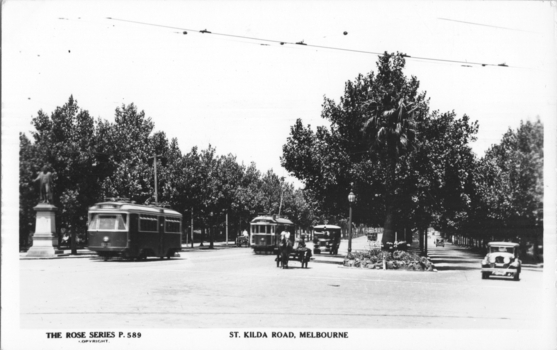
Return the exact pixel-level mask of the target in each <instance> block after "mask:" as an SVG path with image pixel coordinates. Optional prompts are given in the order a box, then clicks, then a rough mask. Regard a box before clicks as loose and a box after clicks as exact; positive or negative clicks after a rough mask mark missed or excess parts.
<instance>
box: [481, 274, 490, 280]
mask: <svg viewBox="0 0 557 350" xmlns="http://www.w3.org/2000/svg"><path fill="white" fill-rule="evenodd" d="M488 277H489V275H488V274H487V273H485V272H482V280H486V279H487V278H488Z"/></svg>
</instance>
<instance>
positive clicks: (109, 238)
mask: <svg viewBox="0 0 557 350" xmlns="http://www.w3.org/2000/svg"><path fill="white" fill-rule="evenodd" d="M88 219H89V221H88V222H89V225H88V229H87V238H88V242H89V245H88V248H89V250H91V251H94V252H97V254H98V255H99V256H100V257H103V258H104V260H105V261H106V260H108V258H111V257H122V258H126V259H134V258H135V259H137V260H140V259H143V260H145V259H147V257H149V256H155V257H159V258H161V259H163V258H164V257H166V258H168V259H170V258H171V257H172V256H174V254H175V253H176V252H179V251H180V250H181V249H182V244H181V243H182V215H181V214H180V213H178V212H177V211H175V210H172V209H168V208H164V207H159V206H153V205H139V204H135V203H130V202H129V200H126V199H119V198H118V199H112V200H110V201H108V202H101V203H97V204H95V205H94V206H92V207H90V208H89V213H88Z"/></svg>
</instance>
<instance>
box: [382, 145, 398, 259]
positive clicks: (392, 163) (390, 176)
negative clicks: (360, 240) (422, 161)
mask: <svg viewBox="0 0 557 350" xmlns="http://www.w3.org/2000/svg"><path fill="white" fill-rule="evenodd" d="M387 162H388V164H387V174H386V181H385V185H386V186H385V187H386V191H385V192H386V193H385V202H386V203H385V204H386V213H385V224H384V225H383V239H382V240H381V243H382V245H383V249H389V246H390V245H389V244H387V243H391V244H392V243H394V240H395V231H394V220H395V206H394V177H395V170H396V158H395V155H394V152H389V155H388V156H387Z"/></svg>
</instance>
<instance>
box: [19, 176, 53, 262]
mask: <svg viewBox="0 0 557 350" xmlns="http://www.w3.org/2000/svg"><path fill="white" fill-rule="evenodd" d="M55 176H56V173H51V172H49V171H48V168H47V167H46V166H45V167H43V170H42V172H40V173H39V176H38V177H37V178H36V179H35V180H34V181H40V186H41V187H40V189H41V202H40V203H39V204H38V205H37V206H36V207H34V208H33V209H34V210H35V211H36V212H37V216H36V221H35V234H34V235H33V246H32V247H31V248H30V249H29V250H28V251H27V254H26V255H25V256H26V257H30V258H55V257H57V255H56V254H60V253H62V251H60V250H56V249H55V248H54V247H55V246H56V244H57V239H56V237H55V234H56V211H57V210H58V208H56V207H55V206H54V205H52V204H51V202H52V181H53V178H54V177H55Z"/></svg>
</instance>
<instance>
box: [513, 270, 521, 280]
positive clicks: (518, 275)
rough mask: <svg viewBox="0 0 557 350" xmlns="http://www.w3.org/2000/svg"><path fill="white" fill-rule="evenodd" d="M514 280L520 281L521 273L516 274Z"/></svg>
mask: <svg viewBox="0 0 557 350" xmlns="http://www.w3.org/2000/svg"><path fill="white" fill-rule="evenodd" d="M514 280H515V281H520V273H519V272H517V273H515V274H514Z"/></svg>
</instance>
